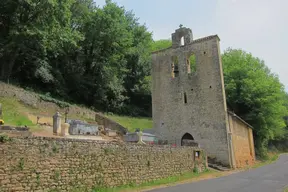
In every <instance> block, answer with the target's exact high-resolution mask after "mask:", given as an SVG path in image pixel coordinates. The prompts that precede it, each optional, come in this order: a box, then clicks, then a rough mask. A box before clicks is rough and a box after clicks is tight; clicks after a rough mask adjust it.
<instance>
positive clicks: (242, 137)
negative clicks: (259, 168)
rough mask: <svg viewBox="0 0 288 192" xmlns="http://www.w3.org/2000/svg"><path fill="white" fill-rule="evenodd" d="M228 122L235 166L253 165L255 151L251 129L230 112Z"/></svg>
mask: <svg viewBox="0 0 288 192" xmlns="http://www.w3.org/2000/svg"><path fill="white" fill-rule="evenodd" d="M229 124H230V129H231V132H232V141H233V142H232V143H233V151H234V161H235V162H234V164H235V168H242V167H245V166H248V165H253V164H254V162H255V151H254V141H253V134H252V129H251V128H249V127H248V126H247V125H245V124H244V123H243V122H241V121H239V120H238V119H237V118H233V116H232V115H230V114H229Z"/></svg>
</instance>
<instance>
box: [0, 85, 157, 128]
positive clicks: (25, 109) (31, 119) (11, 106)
mask: <svg viewBox="0 0 288 192" xmlns="http://www.w3.org/2000/svg"><path fill="white" fill-rule="evenodd" d="M10 87H11V86H10ZM6 91H7V92H9V90H6ZM31 94H32V95H33V94H35V93H31ZM26 99H27V98H26ZM52 99H53V98H52ZM52 99H50V100H51V101H50V102H48V105H46V108H45V110H44V111H43V109H41V106H39V107H32V106H30V105H27V104H25V103H23V102H21V99H17V98H16V97H14V98H11V97H0V103H1V104H2V109H3V120H4V121H5V125H11V126H28V127H29V128H31V131H32V132H33V131H41V127H40V126H38V125H37V124H36V122H37V116H39V117H40V120H39V122H40V123H42V124H43V123H46V124H50V125H52V116H53V115H54V113H55V108H54V105H55V103H58V104H59V103H61V101H58V100H57V99H53V100H52ZM49 103H50V104H49ZM86 110H87V109H85V108H82V109H81V107H79V113H80V114H79V115H75V114H68V118H72V119H79V120H85V121H88V122H92V123H93V122H94V119H92V118H91V117H87V116H85V115H81V114H83V113H85V112H86ZM62 115H63V113H62ZM106 116H107V117H108V118H110V119H112V120H114V121H116V122H117V123H119V124H120V125H122V126H124V127H126V128H127V129H128V131H130V132H134V131H135V130H136V128H140V129H141V130H142V129H147V128H152V119H151V118H144V117H143V118H141V117H140V118H136V117H129V116H119V115H114V114H111V113H109V114H106ZM62 120H63V121H64V115H63V116H62Z"/></svg>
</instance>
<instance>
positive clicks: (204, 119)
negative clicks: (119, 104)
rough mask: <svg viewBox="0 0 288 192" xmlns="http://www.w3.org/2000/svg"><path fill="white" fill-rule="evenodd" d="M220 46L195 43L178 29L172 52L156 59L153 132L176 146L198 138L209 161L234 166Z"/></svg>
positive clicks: (208, 40) (214, 39) (211, 41)
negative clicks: (192, 61)
mask: <svg viewBox="0 0 288 192" xmlns="http://www.w3.org/2000/svg"><path fill="white" fill-rule="evenodd" d="M181 38H183V40H184V45H181ZM219 41H220V39H219V37H218V36H217V35H212V36H208V37H204V38H201V39H197V40H193V35H192V31H191V29H188V28H179V29H177V30H176V31H175V33H173V34H172V47H171V48H167V49H164V50H160V51H156V52H154V53H153V54H152V113H153V129H154V130H153V131H154V133H155V134H156V135H157V136H158V137H160V138H162V139H165V140H170V141H173V140H175V141H177V144H178V145H181V140H182V139H189V138H190V139H194V140H196V141H197V142H199V143H200V146H201V147H203V148H204V149H205V150H206V151H207V154H208V155H209V156H214V157H216V158H217V161H219V162H221V163H222V164H223V165H225V166H228V167H233V164H232V160H233V158H234V154H233V142H232V140H231V139H230V135H229V130H228V129H229V123H228V114H227V107H226V96H225V89H224V79H223V72H222V63H221V54H220V48H219ZM191 55H194V56H195V60H196V71H191V67H190V59H189V58H190V56H191Z"/></svg>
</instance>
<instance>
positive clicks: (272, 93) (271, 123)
mask: <svg viewBox="0 0 288 192" xmlns="http://www.w3.org/2000/svg"><path fill="white" fill-rule="evenodd" d="M222 62H223V70H224V80H225V90H226V98H227V104H228V106H229V107H230V109H231V110H233V111H234V112H235V113H236V114H238V115H239V116H240V117H242V118H243V119H244V120H245V121H247V122H248V123H250V124H251V125H252V126H253V127H254V130H253V132H254V137H255V144H256V148H257V154H258V155H261V154H265V150H266V147H267V143H268V141H269V140H270V139H277V138H281V137H282V136H283V134H284V132H285V129H284V127H285V124H284V121H283V116H284V115H286V114H287V108H286V107H285V106H284V104H285V91H284V86H283V85H282V84H281V83H280V81H279V79H278V77H277V76H276V75H275V74H273V73H271V71H270V70H269V69H268V67H267V66H265V63H264V61H262V60H260V59H258V58H255V57H253V56H252V55H251V54H250V53H246V52H245V51H242V50H237V49H236V50H235V49H227V50H226V51H225V52H224V54H223V56H222Z"/></svg>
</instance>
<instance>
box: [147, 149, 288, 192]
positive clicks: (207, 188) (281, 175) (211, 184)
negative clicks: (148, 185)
mask: <svg viewBox="0 0 288 192" xmlns="http://www.w3.org/2000/svg"><path fill="white" fill-rule="evenodd" d="M285 186H288V155H281V156H280V158H279V160H278V161H277V162H275V163H273V164H270V165H266V166H264V167H260V168H257V169H252V170H248V171H244V172H239V173H235V174H232V175H228V176H225V177H219V178H216V179H209V180H203V181H199V182H194V183H188V184H182V185H177V186H173V187H168V188H163V189H155V190H152V191H150V192H283V189H284V188H285Z"/></svg>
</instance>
